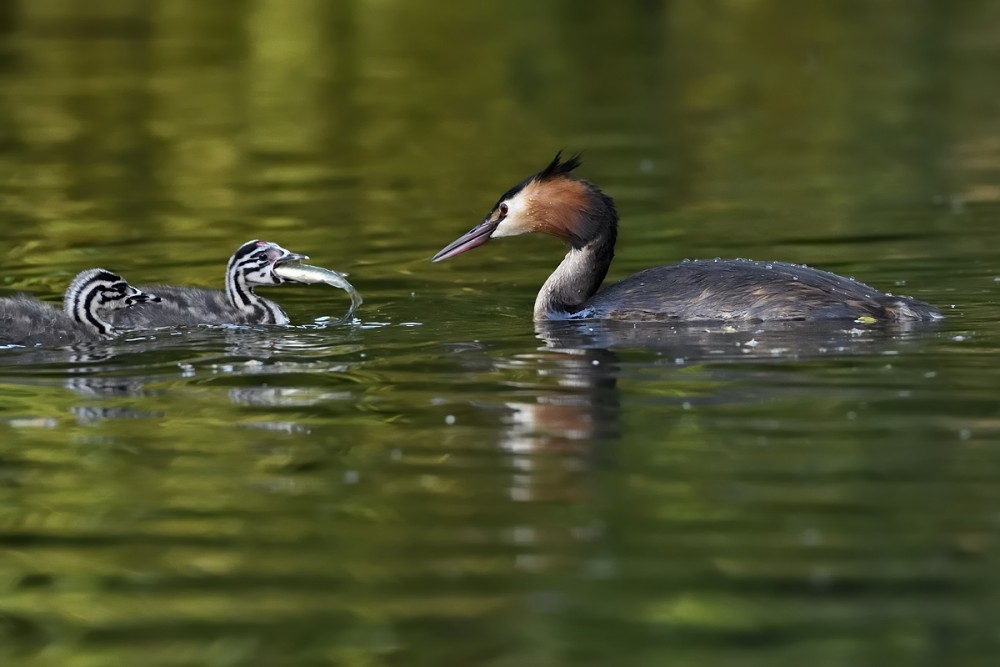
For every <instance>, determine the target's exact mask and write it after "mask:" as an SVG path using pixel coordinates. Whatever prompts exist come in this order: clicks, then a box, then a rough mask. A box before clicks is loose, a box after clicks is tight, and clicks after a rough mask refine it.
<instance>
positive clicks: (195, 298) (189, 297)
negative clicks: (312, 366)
mask: <svg viewBox="0 0 1000 667" xmlns="http://www.w3.org/2000/svg"><path fill="white" fill-rule="evenodd" d="M300 259H308V257H306V256H305V255H300V254H298V253H294V252H289V251H288V250H285V249H284V248H282V247H281V246H280V245H278V244H277V243H269V242H267V241H257V240H254V241H247V242H246V243H244V244H243V245H241V246H240V247H239V248H237V249H236V252H234V253H233V255H232V257H230V258H229V263H228V264H227V265H226V290H225V291H224V292H223V291H221V290H212V289H203V288H200V287H180V286H175V285H156V286H153V285H146V286H142V287H141V288H140V289H144V290H149V291H150V292H153V293H155V294H156V295H157V296H159V297H160V298H161V302H160V303H158V304H156V305H155V306H140V307H138V308H132V309H130V310H127V311H119V312H117V313H115V314H114V319H113V321H114V324H115V326H116V327H118V328H120V329H155V328H158V327H172V326H180V325H194V324H288V315H286V314H285V311H284V310H282V308H281V306H279V305H278V304H276V303H274V302H273V301H269V300H268V299H265V298H264V297H262V296H260V295H259V294H257V293H256V292H254V287H259V286H262V285H280V284H283V283H294V282H296V281H294V280H289V279H287V278H283V277H281V276H279V275H278V274H276V273H275V272H274V267H275V266H276V265H277V264H279V263H281V262H290V261H295V260H300Z"/></svg>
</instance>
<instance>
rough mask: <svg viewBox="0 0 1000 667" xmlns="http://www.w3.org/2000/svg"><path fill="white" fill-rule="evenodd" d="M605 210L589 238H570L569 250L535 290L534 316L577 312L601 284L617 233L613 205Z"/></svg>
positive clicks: (544, 317) (616, 221)
mask: <svg viewBox="0 0 1000 667" xmlns="http://www.w3.org/2000/svg"><path fill="white" fill-rule="evenodd" d="M605 214H606V215H605V220H603V221H602V222H603V224H600V225H596V233H595V234H594V235H593V236H592V237H591V238H590V239H587V240H586V241H585V242H583V240H581V241H580V242H579V243H577V242H572V241H571V243H570V249H569V252H567V253H566V256H565V257H564V258H563V261H562V262H560V264H559V266H557V267H556V270H555V271H553V272H552V275H550V276H549V278H548V280H546V281H545V283H544V284H543V285H542V289H540V290H539V291H538V296H537V297H536V298H535V319H536V320H545V319H553V318H559V317H560V316H567V315H572V314H574V313H577V312H578V311H580V310H581V309H582V308H583V307H584V304H585V303H586V302H587V300H588V299H589V298H590V297H592V296H594V294H596V293H597V290H598V289H599V288H600V287H601V283H602V282H604V277H605V276H606V275H607V274H608V268H609V267H610V266H611V260H613V259H614V257H615V240H616V239H617V236H618V217H617V215H615V213H614V209H613V208H611V209H610V211H606V212H605ZM583 215H586V214H585V213H584V214H583Z"/></svg>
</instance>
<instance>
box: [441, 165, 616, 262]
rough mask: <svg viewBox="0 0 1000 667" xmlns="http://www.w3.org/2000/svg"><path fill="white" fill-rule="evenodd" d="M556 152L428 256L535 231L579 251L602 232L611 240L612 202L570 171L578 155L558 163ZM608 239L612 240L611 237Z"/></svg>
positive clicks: (450, 253) (613, 226)
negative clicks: (479, 219) (477, 220)
mask: <svg viewBox="0 0 1000 667" xmlns="http://www.w3.org/2000/svg"><path fill="white" fill-rule="evenodd" d="M561 158H562V153H561V152H560V153H557V154H556V157H555V159H553V160H552V162H550V163H549V165H548V166H547V167H545V169H543V170H541V171H540V172H538V173H537V174H534V175H533V176H529V177H528V178H526V179H524V180H523V181H521V182H520V183H518V184H517V185H515V186H514V187H512V188H511V189H510V190H508V191H507V192H505V193H504V194H503V195H502V196H501V197H500V199H499V200H497V203H496V204H494V206H493V209H492V210H491V211H490V212H489V214H488V215H487V216H486V217H485V218H484V219H483V221H482V222H481V223H479V224H478V225H476V226H475V227H473V228H472V229H471V230H470V231H469V232H468V233H466V234H464V235H462V236H460V237H459V238H457V239H455V240H454V241H452V242H451V243H450V244H448V245H447V246H446V247H444V248H443V249H442V250H441V251H440V252H439V253H438V254H436V255H434V257H433V258H432V259H431V261H432V262H440V261H441V260H443V259H448V258H450V257H454V256H455V255H460V254H462V253H463V252H465V251H466V250H472V249H473V248H475V247H478V246H481V245H483V244H484V243H486V242H487V241H489V240H490V239H496V238H501V237H504V236H518V235H520V234H529V233H532V232H539V233H542V234H549V235H550V236H555V237H556V238H558V239H560V240H562V241H563V242H564V243H566V245H568V246H570V247H571V248H575V249H580V248H582V247H584V246H585V245H587V244H588V243H590V242H591V241H592V240H593V239H594V238H595V237H597V236H599V235H601V234H602V233H605V234H606V233H608V232H610V233H611V235H612V239H613V238H614V233H615V230H616V226H617V221H618V215H617V213H616V212H615V205H614V202H613V201H612V200H611V198H610V197H608V196H607V195H605V194H604V193H603V192H601V191H600V190H599V189H598V188H597V186H595V185H594V184H593V183H590V182H589V181H584V180H582V179H579V178H576V177H575V176H573V175H572V174H571V173H570V172H572V171H573V170H574V169H576V168H577V167H579V166H580V164H581V160H580V156H579V155H574V156H573V157H571V158H569V159H568V160H566V161H562V159H561ZM612 242H613V241H612Z"/></svg>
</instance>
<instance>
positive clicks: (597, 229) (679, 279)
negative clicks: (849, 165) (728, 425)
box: [432, 153, 941, 322]
mask: <svg viewBox="0 0 1000 667" xmlns="http://www.w3.org/2000/svg"><path fill="white" fill-rule="evenodd" d="M560 156H561V153H560V154H557V155H556V157H555V159H554V160H552V162H551V163H550V164H549V165H548V166H547V167H545V169H543V170H542V171H540V172H538V173H537V174H535V175H533V176H529V177H528V178H526V179H525V180H523V181H521V182H520V183H518V184H517V185H515V186H514V187H512V188H511V189H510V190H508V191H507V192H505V193H504V194H503V196H501V197H500V199H499V201H497V203H496V204H495V205H494V206H493V209H492V210H491V211H490V213H489V215H487V216H486V218H485V219H484V220H483V221H482V222H481V223H480V224H478V225H477V226H475V227H473V228H472V230H470V231H469V232H468V233H467V234H465V235H463V236H461V237H459V238H458V239H456V240H455V241H453V242H452V243H450V244H449V245H448V246H446V247H445V248H443V249H442V250H441V251H440V252H439V253H438V254H436V255H435V256H434V257H433V259H432V261H434V262H440V261H441V260H444V259H448V258H449V257H454V256H455V255H459V254H461V253H463V252H465V251H466V250H471V249H472V248H475V247H477V246H480V245H482V244H484V243H486V242H487V241H489V240H490V239H494V238H500V237H504V236H517V235H519V234H529V233H532V232H540V233H543V234H549V235H551V236H555V237H556V238H558V239H560V240H562V241H563V242H564V243H565V244H566V245H567V246H568V247H569V251H568V252H567V253H566V257H565V258H564V259H563V261H562V263H561V264H559V266H558V267H557V268H556V270H555V271H553V272H552V275H550V276H549V278H548V280H546V281H545V284H543V285H542V289H541V290H540V291H539V292H538V297H537V298H536V299H535V312H534V315H535V319H536V320H544V319H568V318H580V319H616V320H680V321H689V322H694V321H735V320H741V321H764V320H828V319H845V320H848V319H849V320H854V319H858V318H861V317H865V318H874V319H876V320H882V321H916V320H934V319H940V317H941V315H940V313H938V311H937V309H935V308H934V307H933V306H931V305H929V304H926V303H924V302H922V301H918V300H916V299H912V298H910V297H901V296H893V295H891V294H887V293H885V292H880V291H879V290H877V289H875V288H873V287H869V286H868V285H865V284H864V283H860V282H858V281H856V280H854V279H853V278H845V277H843V276H838V275H836V274H834V273H829V272H827V271H821V270H819V269H813V268H809V267H806V266H798V265H795V264H786V263H782V262H756V261H750V260H743V259H733V260H718V259H716V260H694V261H684V262H681V263H679V264H670V265H666V266H657V267H655V268H652V269H646V270H644V271H640V272H639V273H635V274H633V275H631V276H629V277H627V278H625V279H623V280H621V281H619V282H617V283H614V284H613V285H610V286H608V287H606V288H604V289H603V290H601V291H600V292H598V291H597V290H598V288H599V287H600V286H601V282H603V280H604V277H605V275H607V273H608V267H609V266H610V265H611V260H612V259H613V258H614V254H615V239H616V237H617V234H618V212H617V211H616V210H615V203H614V200H612V199H611V197H609V196H608V195H606V194H604V192H602V191H601V190H600V189H599V188H598V187H597V186H596V185H594V184H593V183H591V182H589V181H585V180H583V179H580V178H576V177H575V176H573V175H572V174H571V172H572V171H573V170H574V169H576V168H577V167H579V166H580V157H579V156H573V157H571V158H570V159H568V160H566V161H561V159H560Z"/></svg>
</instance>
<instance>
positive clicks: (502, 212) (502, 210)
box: [500, 204, 508, 217]
mask: <svg viewBox="0 0 1000 667" xmlns="http://www.w3.org/2000/svg"><path fill="white" fill-rule="evenodd" d="M507 210H508V209H507V204H500V215H501V216H504V217H506V216H507Z"/></svg>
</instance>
